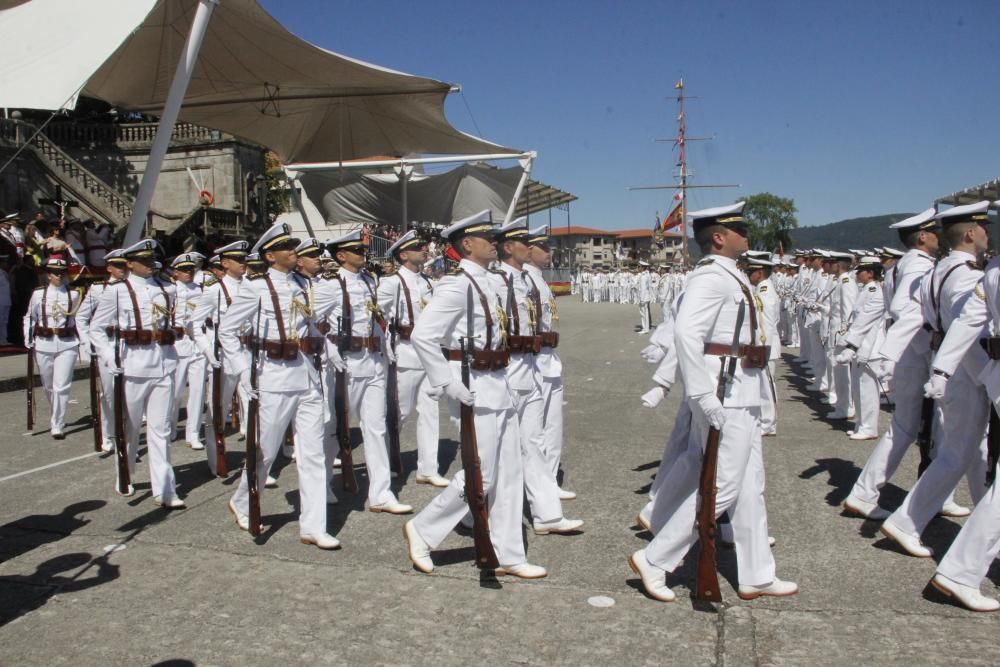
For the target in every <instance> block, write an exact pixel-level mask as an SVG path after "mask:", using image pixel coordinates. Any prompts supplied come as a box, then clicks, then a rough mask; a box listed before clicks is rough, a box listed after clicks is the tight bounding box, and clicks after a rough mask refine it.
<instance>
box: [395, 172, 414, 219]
mask: <svg viewBox="0 0 1000 667" xmlns="http://www.w3.org/2000/svg"><path fill="white" fill-rule="evenodd" d="M393 171H394V172H396V178H398V179H399V185H400V187H401V188H402V200H403V206H402V209H403V211H402V212H403V223H402V224H401V225H400V226H399V234H400V236H402V235H403V234H405V233H406V232H407V230H408V229H409V228H410V213H409V207H410V198H409V184H410V174H412V173H413V167H412V166H410V165H408V164H406V163H403V164H400V165H399V166H398V167H396V168H394V169H393Z"/></svg>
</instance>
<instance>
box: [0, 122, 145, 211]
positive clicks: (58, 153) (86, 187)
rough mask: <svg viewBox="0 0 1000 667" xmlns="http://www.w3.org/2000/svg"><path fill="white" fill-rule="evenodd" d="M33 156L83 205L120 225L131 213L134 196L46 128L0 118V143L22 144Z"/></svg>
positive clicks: (54, 179) (66, 191)
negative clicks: (102, 175)
mask: <svg viewBox="0 0 1000 667" xmlns="http://www.w3.org/2000/svg"><path fill="white" fill-rule="evenodd" d="M26 143H27V146H26V147H25V148H24V150H23V151H22V155H23V154H25V153H28V154H30V155H31V156H32V157H34V158H35V159H36V160H37V161H38V162H39V163H41V165H42V166H43V167H44V168H45V170H46V171H47V172H48V173H49V174H50V176H51V177H52V179H53V181H54V182H55V183H58V184H60V185H62V187H63V193H64V194H68V195H70V196H72V197H74V198H75V199H76V200H78V201H79V202H80V205H81V207H82V208H83V209H85V210H88V211H90V212H92V213H93V214H94V215H95V216H96V217H98V218H101V219H103V220H107V221H109V222H113V223H114V224H115V225H116V226H118V227H119V228H121V227H122V226H124V225H126V224H127V223H128V220H129V218H130V217H131V215H132V209H133V204H134V200H133V199H132V198H131V197H130V196H128V195H125V194H123V193H121V192H120V191H118V190H117V189H115V188H114V187H112V186H110V185H108V184H107V183H105V182H104V181H103V180H101V179H100V178H98V177H97V176H95V175H94V174H93V173H91V172H90V171H88V170H87V169H86V168H85V167H84V166H83V165H81V164H80V163H79V162H77V161H76V160H74V159H73V158H72V157H71V156H70V155H68V154H67V153H66V152H65V151H63V150H62V149H61V148H59V146H57V145H56V144H55V143H54V142H53V141H52V140H51V139H49V138H48V137H47V136H46V135H45V133H44V132H38V133H36V128H35V127H34V126H33V125H31V124H29V123H25V122H23V121H19V120H14V119H2V120H0V144H4V145H5V146H7V147H11V148H14V149H15V150H16V149H17V148H21V147H22V146H24V145H25V144H26Z"/></svg>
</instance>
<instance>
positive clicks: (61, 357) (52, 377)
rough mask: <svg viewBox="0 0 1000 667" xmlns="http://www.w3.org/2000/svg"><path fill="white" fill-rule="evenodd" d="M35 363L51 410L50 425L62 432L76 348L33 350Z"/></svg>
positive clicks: (71, 384)
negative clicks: (53, 350)
mask: <svg viewBox="0 0 1000 667" xmlns="http://www.w3.org/2000/svg"><path fill="white" fill-rule="evenodd" d="M34 352H35V365H36V366H38V375H39V376H40V377H41V378H42V388H43V389H44V390H45V398H46V399H48V401H49V408H50V409H51V411H52V418H51V419H50V421H49V423H50V427H51V428H52V430H53V431H55V432H62V430H63V427H64V426H65V425H66V406H67V405H68V404H69V390H70V387H71V386H73V367H74V366H75V365H76V356H77V355H76V352H77V348H75V347H74V348H70V349H68V350H63V351H62V352H42V351H40V350H35V351H34Z"/></svg>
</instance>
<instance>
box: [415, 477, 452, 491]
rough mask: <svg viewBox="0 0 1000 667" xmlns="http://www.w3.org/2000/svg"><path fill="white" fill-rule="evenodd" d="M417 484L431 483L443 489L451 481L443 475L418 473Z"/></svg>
mask: <svg viewBox="0 0 1000 667" xmlns="http://www.w3.org/2000/svg"><path fill="white" fill-rule="evenodd" d="M417 484H430V485H431V486H434V487H437V488H439V489H443V488H444V487H446V486H448V484H449V482H448V480H447V479H446V478H444V477H442V476H441V475H436V474H435V475H417Z"/></svg>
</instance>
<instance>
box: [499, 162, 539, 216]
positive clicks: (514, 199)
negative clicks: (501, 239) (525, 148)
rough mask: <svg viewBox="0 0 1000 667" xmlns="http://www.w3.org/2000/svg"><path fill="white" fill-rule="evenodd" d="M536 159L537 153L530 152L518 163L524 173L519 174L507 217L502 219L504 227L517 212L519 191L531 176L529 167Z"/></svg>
mask: <svg viewBox="0 0 1000 667" xmlns="http://www.w3.org/2000/svg"><path fill="white" fill-rule="evenodd" d="M536 157H538V153H536V152H534V151H531V152H530V153H528V155H527V157H524V158H522V159H521V160H519V161H518V162H520V164H521V168H522V169H524V171H523V172H521V180H520V181H518V182H517V188H515V190H514V196H513V197H512V198H511V200H510V207H509V208H508V209H507V215H506V216H505V217H504V219H503V224H505V225H506V224H507V223H509V222H510V221H511V220H513V219H514V211H515V210H517V200H518V199H520V198H521V191H522V190H524V184H525V183H527V182H528V177H529V176H530V175H531V166H532V165H533V164H534V162H535V158H536Z"/></svg>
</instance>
